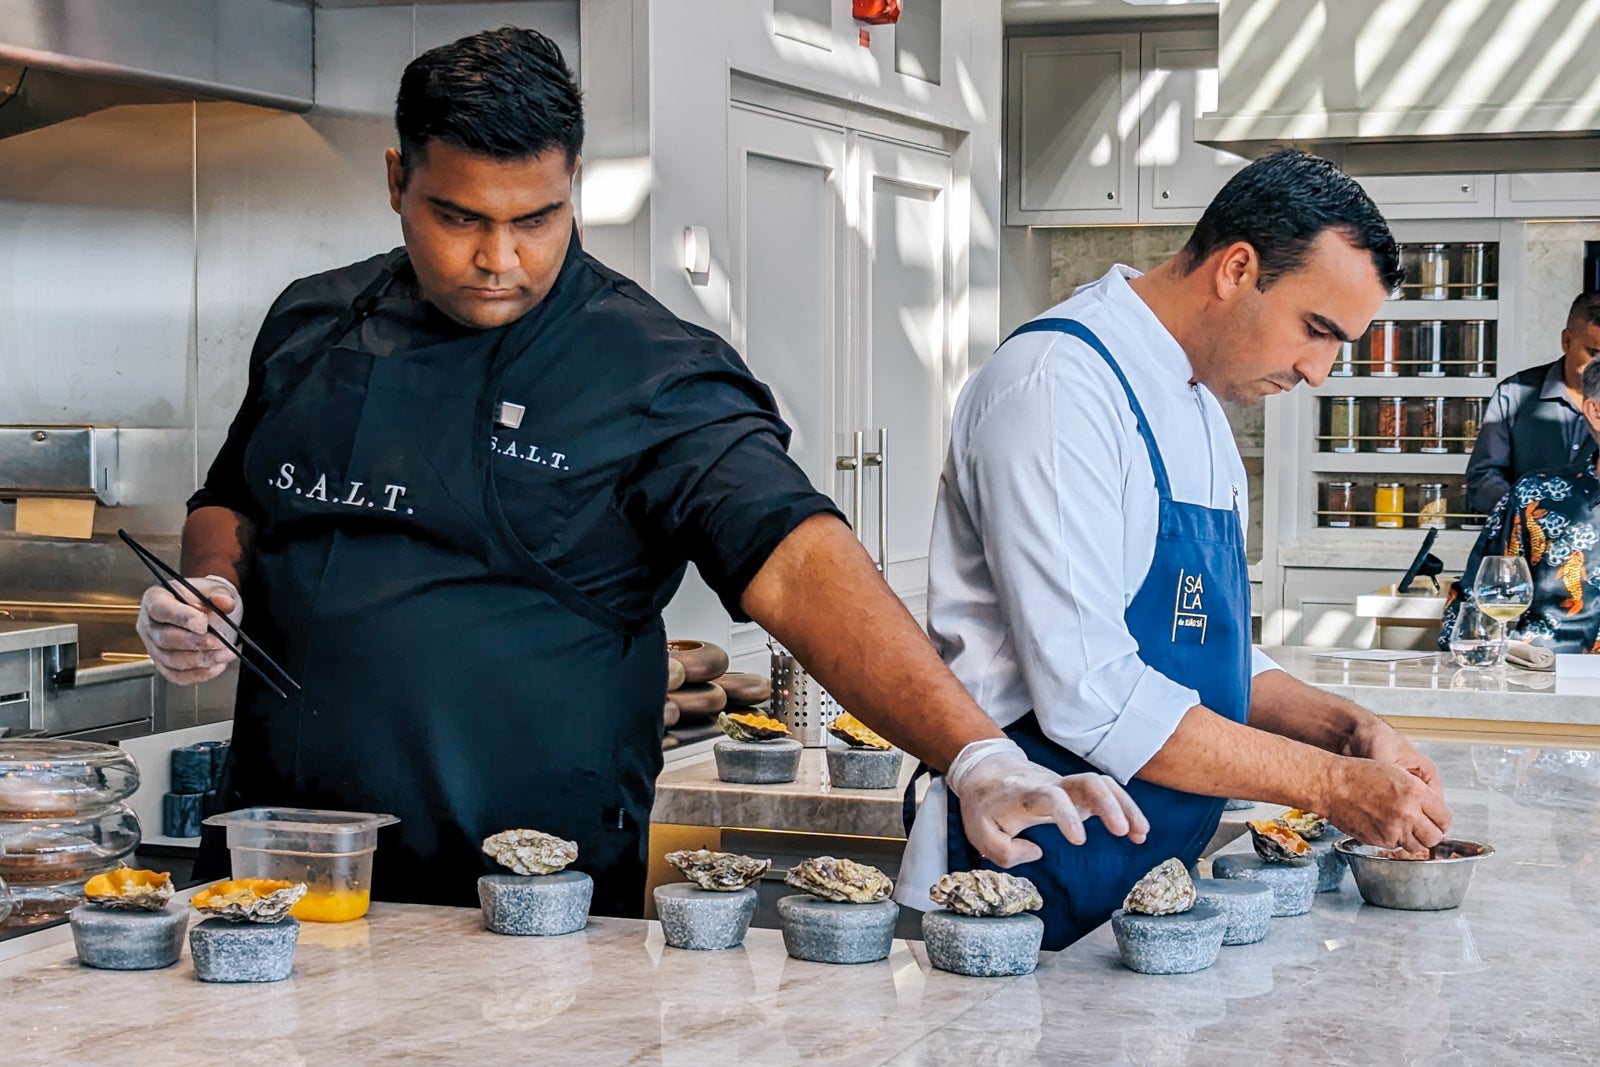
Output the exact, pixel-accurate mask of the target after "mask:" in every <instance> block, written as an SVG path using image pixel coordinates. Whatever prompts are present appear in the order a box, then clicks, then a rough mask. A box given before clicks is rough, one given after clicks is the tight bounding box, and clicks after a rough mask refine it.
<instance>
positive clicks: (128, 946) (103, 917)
mask: <svg viewBox="0 0 1600 1067" xmlns="http://www.w3.org/2000/svg"><path fill="white" fill-rule="evenodd" d="M71 923H72V943H73V944H74V945H76V946H77V948H78V962H80V963H82V964H83V965H84V966H85V967H99V968H101V969H102V970H107V971H154V970H159V969H160V968H162V967H171V966H172V965H173V964H174V963H177V962H178V957H179V956H181V955H182V954H183V935H184V932H185V931H186V930H187V929H188V928H189V913H188V912H187V911H186V910H185V909H182V908H174V907H167V908H163V909H162V910H160V911H112V910H111V909H109V908H97V907H95V906H94V905H93V904H85V905H83V906H81V907H78V908H74V909H73V910H72V915H71Z"/></svg>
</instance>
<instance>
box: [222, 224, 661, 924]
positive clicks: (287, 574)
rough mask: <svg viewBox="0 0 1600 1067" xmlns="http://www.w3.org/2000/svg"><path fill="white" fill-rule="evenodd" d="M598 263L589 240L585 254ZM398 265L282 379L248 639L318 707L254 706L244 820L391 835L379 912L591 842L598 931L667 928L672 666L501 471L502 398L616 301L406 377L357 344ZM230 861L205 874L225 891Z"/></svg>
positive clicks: (239, 758)
mask: <svg viewBox="0 0 1600 1067" xmlns="http://www.w3.org/2000/svg"><path fill="white" fill-rule="evenodd" d="M574 240H576V238H574ZM404 262H405V259H404V256H403V254H399V255H396V257H395V258H394V259H393V260H392V261H391V262H390V263H389V264H388V266H387V267H386V269H385V270H384V271H383V272H382V273H381V274H380V276H379V278H378V280H377V281H375V282H374V283H373V284H372V285H371V286H369V287H368V288H367V290H366V291H365V292H363V293H362V294H361V296H360V297H358V298H357V300H356V301H355V303H354V304H353V305H352V307H351V308H350V310H349V312H348V313H347V314H346V315H345V316H344V317H343V318H342V319H341V321H339V322H338V323H337V324H336V325H335V327H334V328H333V329H332V330H330V331H329V333H328V335H327V338H326V339H325V341H324V342H323V343H322V344H320V345H318V346H316V347H315V348H314V349H313V350H312V351H311V354H310V355H309V356H308V357H306V358H292V357H290V356H289V355H287V354H283V355H282V357H281V358H279V357H270V358H269V359H268V360H267V362H266V364H265V366H264V368H263V379H262V383H263V392H262V395H263V398H264V402H265V403H264V409H265V413H264V414H263V415H262V417H261V420H260V422H259V424H258V426H257V428H256V430H255V433H254V434H253V435H252V437H251V439H250V443H249V446H248V448H247V450H246V452H245V463H244V469H245V473H246V477H247V478H248V479H249V480H250V486H251V489H252V491H253V492H254V493H255V494H256V498H257V499H258V500H260V501H262V502H263V505H264V511H265V520H264V521H263V522H261V523H260V524H259V525H260V528H259V530H258V540H257V544H256V548H255V553H254V558H253V569H252V571H251V574H250V578H249V581H248V583H247V588H246V590H245V591H244V596H245V603H246V605H247V610H248V612H249V617H248V619H247V620H246V627H247V628H248V629H249V630H251V632H252V633H253V635H254V636H256V638H257V639H258V640H260V641H261V642H262V644H263V645H264V646H265V647H267V648H268V649H269V650H270V651H272V652H273V654H274V655H275V656H279V657H281V658H280V662H282V663H284V664H285V666H286V667H287V668H288V669H289V671H290V672H291V673H292V674H293V675H294V676H295V677H296V678H297V679H299V681H300V682H301V684H302V685H303V686H304V690H303V691H302V692H301V693H298V694H294V695H292V696H291V698H290V699H289V700H283V699H281V698H279V697H277V696H276V695H274V694H272V693H270V692H268V691H266V690H265V689H264V688H263V687H262V686H261V685H259V683H257V682H256V680H255V679H254V678H253V677H251V676H249V675H248V674H246V675H242V676H241V678H240V684H239V697H238V705H237V709H236V711H235V717H234V734H233V745H232V748H231V751H230V756H229V767H228V774H227V781H226V782H225V786H224V796H223V803H222V805H221V806H222V807H224V808H226V809H233V808H239V807H247V806H254V805H262V804H277V805H293V806H303V807H326V808H333V809H339V810H355V811H381V812H389V813H392V814H394V815H397V816H399V818H400V823H399V824H398V825H397V826H393V827H390V828H388V829H385V830H383V831H381V832H380V838H379V848H378V853H377V857H376V869H375V873H374V880H373V896H374V897H376V898H378V899H381V900H396V901H411V902H418V903H429V904H454V905H465V906H471V905H475V904H476V902H477V901H476V890H475V883H476V879H477V877H478V876H479V875H480V874H482V873H485V872H487V871H490V870H492V869H494V864H493V861H491V860H490V859H489V858H488V857H486V856H485V855H483V853H482V851H481V848H480V845H481V842H482V840H483V838H484V837H487V836H488V835H489V834H492V833H495V832H496V831H499V830H506V829H512V828H517V827H525V828H530V829H537V830H543V831H546V832H548V833H553V834H558V835H560V836H562V837H565V838H569V839H572V840H574V841H576V842H577V843H578V849H579V851H578V860H577V862H576V864H574V868H575V869H577V870H582V871H585V872H587V873H588V874H590V875H591V876H593V878H594V880H595V894H594V904H593V908H594V911H595V912H596V913H598V914H608V915H621V916H637V915H639V914H640V913H641V911H642V907H643V894H644V881H645V829H646V827H647V826H648V824H649V816H650V804H651V798H652V792H653V787H654V782H655V779H656V775H657V774H658V773H659V771H660V769H661V730H662V722H661V694H662V693H663V692H664V691H665V687H666V646H665V636H664V634H663V632H662V625H661V620H660V616H659V615H650V616H649V617H642V618H627V617H624V616H621V615H619V614H618V613H616V612H615V611H613V610H611V609H610V608H609V607H607V606H605V605H603V604H601V603H599V602H597V601H596V600H594V599H592V598H591V597H589V596H588V595H586V594H585V593H583V592H581V591H579V590H577V589H575V588H574V587H573V586H571V585H570V584H568V583H567V582H565V581H563V580H562V579H561V578H560V577H559V576H558V575H556V574H555V573H554V572H552V571H551V570H550V569H549V568H548V567H546V566H545V565H544V564H542V563H540V562H539V561H538V560H537V559H536V558H534V556H533V555H532V554H531V553H530V552H529V551H528V550H527V549H526V548H525V547H524V546H523V545H522V543H521V542H520V541H519V540H518V539H517V537H516V535H515V533H514V532H513V530H512V528H511V526H510V524H509V523H508V522H507V521H506V517H505V513H504V510H503V508H502V504H501V501H500V499H499V496H498V493H497V490H496V482H495V479H494V477H493V476H492V471H491V465H490V449H491V440H492V439H493V438H494V437H495V436H496V429H495V424H494V414H495V411H496V409H497V407H498V402H499V401H500V400H501V399H502V398H501V397H500V395H499V385H500V382H501V380H502V379H503V378H504V377H505V374H506V371H507V369H508V367H509V366H511V365H512V364H513V363H515V362H516V361H517V360H519V359H522V358H537V352H536V350H537V349H538V346H539V343H540V337H541V334H542V333H544V332H546V331H547V330H548V329H549V328H550V326H551V324H552V323H554V322H556V321H558V320H559V317H560V316H562V315H563V314H566V313H568V312H570V311H572V309H574V308H576V307H578V306H580V305H581V304H582V303H583V301H584V300H586V299H587V298H588V297H589V296H590V295H591V290H590V289H589V288H586V287H585V284H583V283H575V284H571V285H565V286H558V287H557V289H556V290H554V291H552V293H551V295H550V296H549V297H547V298H546V299H545V301H544V302H543V303H541V304H540V305H539V306H538V307H536V308H535V309H533V310H532V311H530V312H529V313H528V314H527V315H525V316H524V317H523V318H521V319H519V320H518V321H517V322H515V323H513V324H511V325H509V326H506V327H501V328H499V329H495V330H486V331H482V332H478V333H473V334H470V335H467V336H464V337H462V338H460V339H457V340H452V341H447V342H443V343H438V344H432V345H429V346H427V347H423V348H418V349H414V350H409V351H401V352H396V353H394V354H392V355H387V356H374V355H372V354H371V353H367V352H363V351H360V350H357V349H354V348H350V347H346V346H344V345H343V344H341V342H342V341H343V339H344V338H345V337H346V336H347V334H349V332H350V330H351V329H352V328H353V327H355V326H356V325H357V324H359V323H360V322H361V320H362V319H363V317H364V316H365V315H366V314H367V313H368V311H369V310H370V308H371V306H372V304H373V302H374V301H375V300H376V299H377V297H378V295H379V294H380V293H381V292H382V291H383V290H384V288H385V287H386V286H387V284H388V283H389V282H390V280H391V279H392V278H393V277H394V274H395V273H396V271H397V270H399V269H400V268H401V267H402V266H403V265H404ZM222 844H223V843H222V841H221V840H220V839H219V838H218V837H215V836H210V837H208V840H207V841H206V843H205V845H204V847H203V848H202V861H201V865H200V866H199V867H197V871H196V873H197V874H198V875H202V876H205V875H209V876H213V877H215V876H218V875H219V874H220V873H221V872H222V871H223V870H225V864H226V856H225V854H223V853H222V852H221V849H222Z"/></svg>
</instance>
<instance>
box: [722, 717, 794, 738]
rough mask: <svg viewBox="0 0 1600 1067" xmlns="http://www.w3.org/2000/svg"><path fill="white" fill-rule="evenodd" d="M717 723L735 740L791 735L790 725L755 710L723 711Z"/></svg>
mask: <svg viewBox="0 0 1600 1067" xmlns="http://www.w3.org/2000/svg"><path fill="white" fill-rule="evenodd" d="M717 725H718V726H719V727H721V728H722V732H723V733H725V734H727V735H728V736H729V737H731V738H733V739H734V740H735V741H775V740H777V739H778V738H780V737H788V736H789V727H787V726H785V725H784V724H783V723H782V722H780V721H779V720H777V719H773V718H769V717H768V716H766V715H760V714H757V713H756V712H753V711H735V712H727V711H724V712H721V713H719V714H718V715H717Z"/></svg>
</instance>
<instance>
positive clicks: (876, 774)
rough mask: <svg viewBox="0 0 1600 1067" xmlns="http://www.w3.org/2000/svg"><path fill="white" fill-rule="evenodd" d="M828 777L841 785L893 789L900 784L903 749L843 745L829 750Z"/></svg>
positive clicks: (847, 787) (843, 786)
mask: <svg viewBox="0 0 1600 1067" xmlns="http://www.w3.org/2000/svg"><path fill="white" fill-rule="evenodd" d="M826 758H827V761H828V781H829V782H831V783H832V784H833V785H835V786H837V787H838V788H840V789H893V788H894V787H895V786H897V785H899V784H900V760H901V754H900V750H899V749H896V748H882V749H879V748H840V747H838V746H834V745H830V746H829V747H828V751H827V757H826Z"/></svg>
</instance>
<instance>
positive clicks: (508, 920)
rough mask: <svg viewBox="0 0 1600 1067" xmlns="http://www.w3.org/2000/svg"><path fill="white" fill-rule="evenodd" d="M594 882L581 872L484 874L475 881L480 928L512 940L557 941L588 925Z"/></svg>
mask: <svg viewBox="0 0 1600 1067" xmlns="http://www.w3.org/2000/svg"><path fill="white" fill-rule="evenodd" d="M593 897H594V879H592V878H590V877H589V876H588V875H587V874H584V873H583V872H582V871H557V872H556V873H555V874H486V875H484V876H483V877H482V878H479V879H478V903H479V905H480V906H482V908H483V925H484V928H485V929H487V930H490V931H492V932H493V933H497V934H510V935H512V936H515V937H557V936H559V935H561V934H572V933H576V932H577V931H579V930H582V929H583V928H584V927H585V926H587V925H588V924H589V901H590V900H591V899H593Z"/></svg>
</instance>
